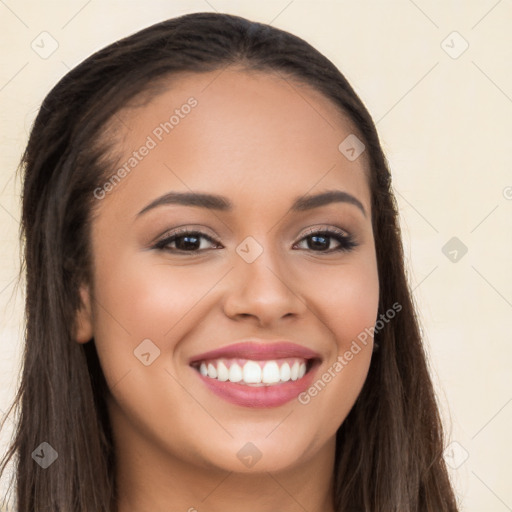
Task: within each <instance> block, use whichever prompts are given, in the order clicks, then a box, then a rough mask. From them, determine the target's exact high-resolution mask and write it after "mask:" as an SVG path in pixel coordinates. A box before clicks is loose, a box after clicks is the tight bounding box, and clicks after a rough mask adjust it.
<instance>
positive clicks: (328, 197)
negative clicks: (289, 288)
mask: <svg viewBox="0 0 512 512" xmlns="http://www.w3.org/2000/svg"><path fill="white" fill-rule="evenodd" d="M331 203H348V204H352V205H354V206H356V207H357V208H359V210H361V212H362V213H363V215H364V216H365V217H366V210H365V209H364V206H363V205H362V203H361V201H359V200H358V199H357V198H356V197H354V196H353V195H352V194H349V193H348V192H344V191H342V190H328V191H327V192H322V193H320V194H315V195H309V196H300V197H297V198H296V199H295V200H294V202H293V204H292V207H291V211H292V212H303V211H306V210H312V209H313V208H319V207H320V206H325V205H328V204H331ZM168 204H179V205H183V206H198V207H201V208H207V209H209V210H218V211H232V210H233V203H231V201H230V200H229V199H228V198H227V197H224V196H219V195H214V194H206V193H200V192H169V193H168V194H165V195H163V196H161V197H158V198H157V199H155V200H154V201H152V202H151V203H149V204H148V205H147V206H145V207H144V208H143V209H142V210H141V211H140V212H139V213H138V214H137V216H140V215H142V214H144V213H146V212H148V211H149V210H152V209H154V208H157V207H158V206H163V205H168Z"/></svg>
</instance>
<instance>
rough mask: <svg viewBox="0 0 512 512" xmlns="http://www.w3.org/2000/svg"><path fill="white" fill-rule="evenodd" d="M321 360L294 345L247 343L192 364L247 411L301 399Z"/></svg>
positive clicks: (213, 388)
mask: <svg viewBox="0 0 512 512" xmlns="http://www.w3.org/2000/svg"><path fill="white" fill-rule="evenodd" d="M320 363H321V357H320V355H319V354H317V353H316V352H314V351H312V350H310V349H307V348H305V347H302V346H300V345H297V344H295V343H290V342H278V343H270V342H268V341H264V342H263V343H261V342H254V341H247V342H242V343H236V344H234V345H229V346H227V347H224V348H221V349H216V350H213V351H210V352H207V353H204V354H200V355H198V356H195V357H194V358H192V359H191V361H190V363H189V364H190V366H191V368H193V369H194V370H195V372H196V374H197V375H198V377H199V378H200V379H201V380H202V382H203V383H204V384H206V386H207V388H208V389H210V390H211V391H213V392H214V393H215V394H216V395H218V396H220V397H221V398H224V399H225V400H227V401H228V402H231V403H234V404H236V405H240V406H245V407H276V406H279V405H283V404H284V403H286V402H289V401H290V400H293V399H294V398H296V397H297V395H299V394H300V393H301V392H302V391H304V390H305V389H307V387H308V386H309V385H310V384H311V382H312V380H313V374H314V371H315V369H316V368H317V367H318V366H319V365H320Z"/></svg>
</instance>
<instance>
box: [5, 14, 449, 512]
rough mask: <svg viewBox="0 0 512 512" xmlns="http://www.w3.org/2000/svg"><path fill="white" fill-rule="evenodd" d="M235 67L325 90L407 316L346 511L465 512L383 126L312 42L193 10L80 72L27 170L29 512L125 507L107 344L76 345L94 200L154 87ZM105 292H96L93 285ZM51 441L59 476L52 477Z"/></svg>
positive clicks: (16, 442)
mask: <svg viewBox="0 0 512 512" xmlns="http://www.w3.org/2000/svg"><path fill="white" fill-rule="evenodd" d="M226 66H241V67H243V68H245V69H251V70H261V71H265V72H273V73H279V74H280V75H282V76H283V77H286V78H287V79H291V80H295V82H296V83H298V82H300V83H305V84H307V85H309V86H311V87H313V88H314V89H315V90H317V91H319V92H321V93H322V94H323V95H325V97H327V98H328V99H330V100H331V101H332V102H333V103H334V104H335V105H337V106H338V107H339V111H340V113H341V114H342V115H345V116H346V117H348V119H349V120H350V121H351V122H352V123H353V125H354V127H355V129H356V130H357V133H358V136H359V137H360V138H361V139H362V140H363V141H364V144H365V146H366V158H367V159H368V160H367V162H368V168H369V186H370V190H371V197H372V225H373V232H374V236H375V246H376V253H377V264H378V275H379V288H380V296H379V313H380V314H382V313H384V312H385V311H386V310H388V309H389V308H390V307H392V304H394V303H396V302H398V303H399V304H400V305H401V306H402V310H401V311H400V313H399V314H398V315H396V317H395V318H394V319H393V320H392V321H391V322H389V323H386V325H385V326H384V328H383V329H381V330H379V331H378V332H376V333H375V341H376V343H377V344H378V345H379V347H380V348H379V350H378V351H377V352H376V353H375V354H374V356H373V357H372V361H371V364H370V369H369V373H368V377H367V380H366V382H365V384H364V386H363V389H362V391H361V393H360V395H359V397H358V399H357V401H356V403H355V405H354V406H353V408H352V410H351V411H350V413H349V415H348V416H347V418H346V419H345V421H344V422H343V424H342V425H341V426H340V428H339V429H338V432H337V442H336V459H335V475H334V478H335V488H334V503H335V507H336V510H338V511H347V510H360V511H372V512H398V511H400V512H404V511H407V512H414V511H417V512H427V511H428V512H454V511H456V510H457V504H456V500H455V497H454V493H453V490H452V487H451V484H450V481H449V478H448V474H447V470H446V466H445V463H444V460H443V456H442V452H443V433H442V426H441V421H440V417H439V413H438V409H437V404H436V400H435V395H434V391H433V386H432V383H431V379H430V376H429V372H428V366H427V362H426V361H427V360H426V354H425V353H424V349H423V345H422V340H421V335H420V330H419V323H418V318H417V316H416V312H415V307H414V304H413V301H412V296H411V292H410V290H409V287H408V283H407V277H406V273H405V269H404V257H403V248H402V242H401V235H400V229H399V224H398V214H397V205H396V202H395V198H394V195H393V192H392V187H391V177H390V173H389V170H388V165H387V162H386V159H385V156H384V154H383V151H382V149H381V146H380V142H379V138H378V135H377V132H376V129H375V125H374V123H373V121H372V119H371V116H370V114H369V113H368V111H367V110H366V108H365V107H364V105H363V103H362V102H361V100H360V99H359V97H358V96H357V94H356V93H355V92H354V90H353V89H352V87H351V86H350V85H349V83H348V82H347V80H346V79H345V78H344V76H343V75H342V74H341V73H340V71H339V70H338V69H337V68H336V67H335V66H334V65H333V64H332V62H331V61H329V60H328V59H327V58H326V57H324V56H323V55H322V54H320V53H319V52H318V51H317V50H315V49H314V48H313V47H312V46H310V45H309V44H308V43H306V42H305V41H303V40H302V39H300V38H298V37H296V36H294V35H292V34H290V33H287V32H285V31H282V30H278V29H276V28H273V27H271V26H269V25H265V24H261V23H255V22H251V21H248V20H246V19H244V18H241V17H237V16H232V15H227V14H212V13H194V14H188V15H185V16H181V17H178V18H173V19H170V20H167V21H164V22H161V23H158V24H155V25H153V26H151V27H149V28H146V29H144V30H141V31H139V32H137V33H135V34H133V35H131V36H129V37H127V38H124V39H122V40H120V41H117V42H115V43H113V44H111V45H109V46H108V47H106V48H104V49H102V50H100V51H98V52H97V53H95V54H94V55H92V56H90V57H89V58H87V59H86V60H85V61H83V62H82V63H81V64H80V65H78V66H77V67H75V68H74V69H73V70H71V71H70V72H69V73H67V74H66V75H65V76H64V77H63V78H62V79H61V80H60V81H59V83H58V84H57V85H56V86H55V87H54V88H53V89H52V91H51V92H50V93H49V94H48V95H47V97H46V98H45V100H44V102H43V104H42V106H41V109H40V111H39V113H38V115H37V118H36V120H35V122H34V125H33V128H32V131H31V134H30V139H29V142H28V145H27V148H26V150H25V153H24V155H23V158H22V161H21V167H22V168H23V170H24V182H23V212H22V235H23V237H24V263H25V267H26V275H27V284H26V321H27V324H26V344H25V350H24V354H23V368H22V380H21V383H20V386H19V389H18V391H17V394H16V397H15V400H14V402H13V404H12V405H11V407H10V409H9V414H10V413H11V411H12V410H13V408H14V407H15V406H16V410H17V411H19V418H18V421H17V427H16V430H15V435H14V439H13V442H12V444H11V446H10V447H9V450H8V452H7V454H6V456H5V457H4V459H3V465H2V468H1V469H2V470H4V469H5V467H6V465H7V463H8V462H9V460H10V459H11V458H12V457H13V456H14V455H16V456H17V457H16V459H17V460H16V474H15V476H16V494H17V506H18V510H19V512H33V511H34V510H38V511H42V510H45V511H66V512H71V511H73V512H86V511H87V512H90V511H91V510H94V511H97V512H100V511H113V510H116V482H115V480H114V475H115V470H114V468H115V458H114V452H113V442H112V433H111V429H110V425H109V420H108V415H107V413H106V406H105V393H106V391H107V388H106V382H105V378H104V376H103V374H102V371H101V367H100V365H99V361H98V357H97V354H96V349H95V346H94V343H86V344H79V343H76V342H75V341H74V340H75V333H76V325H75V317H76V312H77V310H78V309H79V308H80V306H81V300H80V295H79V287H80V285H81V284H82V283H84V282H87V283H90V276H91V268H90V266H91V253H90V225H91V218H92V213H93V211H94V203H96V204H97V203H98V201H96V200H95V198H94V196H93V191H94V190H95V189H96V188H97V187H98V186H101V184H102V183H104V180H105V177H106V175H107V170H108V169H112V167H111V166H110V164H108V165H107V164H106V162H107V161H108V159H109V150H110V149H111V148H109V147H108V145H107V144H106V142H105V137H104V136H103V138H102V135H104V134H105V130H106V127H107V126H108V122H109V120H111V119H112V117H113V116H114V114H115V113H116V112H118V111H119V110H120V109H121V108H123V107H125V106H126V105H127V104H128V103H129V102H130V101H132V100H134V99H135V98H136V97H140V94H141V93H144V92H147V91H151V90H152V87H153V84H155V83H158V81H159V80H160V79H166V78H169V77H170V76H172V75H173V74H175V73H180V72H198V73H199V72H206V71H213V70H219V71H221V70H222V69H223V68H224V67H226ZM90 284H92V283H90ZM43 441H46V442H48V443H49V444H50V445H51V446H53V447H54V448H55V449H56V450H57V452H58V453H59V464H53V465H52V466H50V467H49V468H48V469H46V470H42V469H41V468H40V467H39V465H37V464H35V463H34V460H33V459H32V452H33V451H34V449H35V448H36V447H37V446H39V445H40V444H41V442H43Z"/></svg>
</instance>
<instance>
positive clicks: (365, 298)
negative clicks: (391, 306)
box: [311, 256, 379, 353]
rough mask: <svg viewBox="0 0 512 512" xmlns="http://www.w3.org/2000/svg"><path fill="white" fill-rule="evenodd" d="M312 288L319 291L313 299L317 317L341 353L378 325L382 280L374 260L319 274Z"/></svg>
mask: <svg viewBox="0 0 512 512" xmlns="http://www.w3.org/2000/svg"><path fill="white" fill-rule="evenodd" d="M312 287H313V288H314V289H315V290H316V291H315V292H314V295H316V299H312V300H311V303H312V304H315V305H316V307H317V310H316V311H315V314H316V315H317V316H318V318H320V319H321V320H322V322H323V323H324V325H325V326H326V327H327V328H328V329H329V330H330V331H331V333H332V335H333V336H334V338H335V340H336V344H337V349H338V353H341V352H344V351H345V350H347V348H348V347H349V346H350V344H351V342H352V341H353V340H355V339H356V338H357V336H358V335H359V334H361V333H362V332H366V331H365V329H368V328H370V327H373V326H374V325H375V321H376V319H377V311H378V303H379V280H378V273H377V266H376V262H375V260H374V258H373V257H371V256H369V257H368V258H366V259H363V258H361V259H359V260H358V261H357V262H356V260H355V259H354V263H353V264H350V265H348V264H347V265H346V266H337V267H332V268H331V269H324V270H323V271H322V272H317V273H316V275H315V280H314V284H313V285H312Z"/></svg>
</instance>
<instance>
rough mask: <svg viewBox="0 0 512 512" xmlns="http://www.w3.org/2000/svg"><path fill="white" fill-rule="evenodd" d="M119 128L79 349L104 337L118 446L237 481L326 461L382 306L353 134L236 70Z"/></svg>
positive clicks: (181, 91) (202, 77)
mask: <svg viewBox="0 0 512 512" xmlns="http://www.w3.org/2000/svg"><path fill="white" fill-rule="evenodd" d="M113 128H114V130H115V132H116V140H117V142H116V148H117V151H118V152H119V154H120V160H119V162H118V164H117V165H116V166H115V167H114V168H112V169H110V171H111V173H117V174H116V176H117V178H113V179H111V180H110V181H109V182H105V183H104V184H103V186H102V187H100V189H97V190H96V191H95V196H96V197H97V201H98V203H97V208H96V211H95V214H96V215H95V218H94V221H93V224H92V233H91V237H92V240H91V243H92V251H93V263H94V275H93V280H94V281H93V284H94V286H93V288H91V289H93V290H94V295H93V296H90V295H89V289H88V288H84V289H83V296H84V298H85V302H86V303H88V304H89V307H88V308H86V309H84V310H83V311H82V312H81V313H80V317H79V321H80V326H81V327H80V329H79V334H78V341H79V342H86V341H87V340H89V339H90V337H91V336H93V337H94V343H95V344H96V347H97V351H98V356H99V359H100V362H101V366H102V369H103V372H104V374H105V377H106V381H107V383H108V386H109V389H110V392H111V396H110V397H109V399H108V404H109V413H110V416H111V421H112V425H113V428H114V436H115V438H116V439H117V440H118V441H119V442H120V443H123V445H122V446H123V450H127V451H131V452H132V453H136V454H142V453H144V454H146V455H147V454H149V453H152V454H158V457H159V460H161V461H174V462H176V463H180V464H183V463H185V464H189V465H194V466H196V467H203V468H213V467H217V468H222V469H224V470H228V471H237V472H249V471H276V470H280V469H285V468H292V467H295V465H297V464H301V463H302V464H303V463H305V462H306V461H310V460H312V459H314V458H315V457H316V458H318V457H321V458H324V459H325V460H329V461H331V462H332V457H333V453H334V439H335V433H336V430H337V429H338V427H339V426H340V424H341V423H342V422H343V420H344V419H345V417H346V416H347V414H348V412H349V411H350V409H351V407H352V406H353V404H354V402H355V400H356V398H357V396H358V394H359V392H360V390H361V387H362V385H363V383H364V381H365V378H366V375H367V371H368V367H369V363H370V359H371V353H372V338H371V337H370V336H368V337H367V338H366V344H364V343H361V342H360V341H359V342H357V345H356V346H357V347H358V349H356V348H355V345H354V340H356V341H357V339H358V338H357V337H358V335H360V334H361V333H364V332H367V331H365V329H366V330H368V329H369V328H371V327H373V326H374V325H375V321H376V318H377V306H378V293H379V288H378V274H377V265H376V257H375V247H374V238H373V233H372V224H371V209H370V207H371V201H370V190H369V187H368V183H367V169H366V154H365V153H364V152H363V153H362V154H361V156H360V157H357V158H355V157H356V156H357V153H358V152H359V150H360V147H359V146H357V145H356V146H354V140H355V139H354V138H353V137H354V136H353V135H352V133H353V130H352V129H351V127H350V124H349V123H348V122H347V121H346V120H344V119H343V118H342V117H341V116H340V114H339V112H338V110H337V109H336V108H335V107H334V105H333V104H332V103H331V102H330V101H329V100H327V99H326V98H325V97H324V96H322V95H321V94H320V93H318V92H316V91H314V90H312V89H311V88H309V87H306V86H304V85H299V84H297V83H295V82H292V81H290V80H285V79H284V78H280V77H278V76H276V75H270V74H265V73H261V72H246V71H242V70H236V69H233V68H228V69H225V70H224V71H222V72H221V71H216V72H211V73H203V74H188V75H182V76H180V77H179V79H178V78H174V79H173V80H172V84H170V86H169V89H168V90H167V91H166V92H163V93H160V94H159V95H157V96H156V97H154V98H153V99H152V100H151V101H150V102H149V103H147V104H145V105H143V106H139V107H138V108H134V109H126V110H124V111H122V112H121V113H120V114H118V115H117V116H116V117H115V119H114V120H113ZM347 137H350V138H349V139H348V140H347V141H346V142H345V143H344V144H343V145H342V146H341V149H339V146H340V144H341V143H342V142H343V141H344V140H345V139H346V138H347ZM356 143H357V141H356ZM350 147H353V148H354V151H352V150H351V149H350ZM123 166H124V167H123ZM119 169H124V172H123V171H119ZM105 192H107V193H105ZM327 192H332V193H333V195H332V196H331V197H330V199H329V196H322V194H325V193H327ZM335 194H337V195H335ZM322 197H323V198H324V199H322ZM315 198H316V199H315ZM326 198H327V199H326ZM183 230H186V231H187V232H188V231H189V232H192V233H189V234H188V235H187V234H185V235H184V234H183ZM326 231H328V232H329V233H326ZM360 339H361V338H360ZM348 353H350V354H351V356H350V354H348ZM305 370H306V373H305V374H304V371H305ZM240 379H241V380H240ZM253 468H254V469H253Z"/></svg>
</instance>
